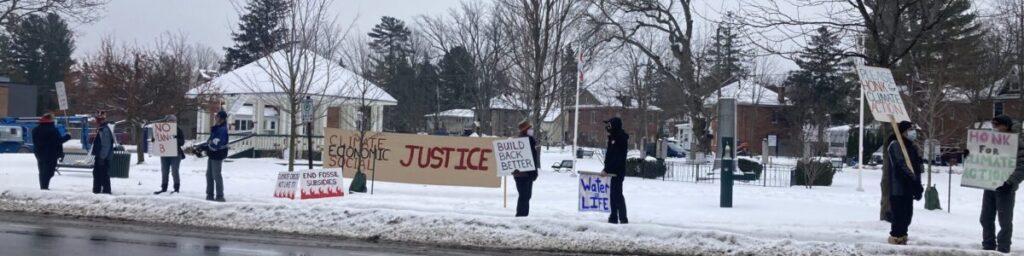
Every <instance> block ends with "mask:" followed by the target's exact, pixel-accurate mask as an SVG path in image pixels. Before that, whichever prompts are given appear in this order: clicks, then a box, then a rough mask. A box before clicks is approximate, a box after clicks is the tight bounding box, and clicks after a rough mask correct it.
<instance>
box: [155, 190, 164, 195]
mask: <svg viewBox="0 0 1024 256" xmlns="http://www.w3.org/2000/svg"><path fill="white" fill-rule="evenodd" d="M164 192H167V190H166V189H164V190H160V191H157V192H153V194H154V195H159V194H163V193H164Z"/></svg>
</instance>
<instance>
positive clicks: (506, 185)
mask: <svg viewBox="0 0 1024 256" xmlns="http://www.w3.org/2000/svg"><path fill="white" fill-rule="evenodd" d="M501 181H502V182H503V183H505V184H503V185H502V186H501V187H503V188H504V189H505V191H503V192H502V193H501V194H502V197H503V198H504V201H502V203H501V208H505V209H508V177H501Z"/></svg>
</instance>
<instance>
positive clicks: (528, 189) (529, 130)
mask: <svg viewBox="0 0 1024 256" xmlns="http://www.w3.org/2000/svg"><path fill="white" fill-rule="evenodd" d="M519 137H526V138H529V139H530V152H531V153H533V166H537V167H539V166H540V148H539V147H538V146H537V140H536V139H534V138H533V125H532V124H530V121H523V122H520V123H519ZM512 177H513V178H514V179H515V181H516V191H518V192H519V202H518V203H516V217H526V216H529V215H530V198H532V197H533V182H534V181H536V180H537V171H536V170H534V171H528V172H520V171H519V170H515V171H512Z"/></svg>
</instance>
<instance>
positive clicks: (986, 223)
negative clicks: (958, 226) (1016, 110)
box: [981, 115, 1024, 253]
mask: <svg viewBox="0 0 1024 256" xmlns="http://www.w3.org/2000/svg"><path fill="white" fill-rule="evenodd" d="M992 127H993V128H995V130H996V131H998V132H1004V133H1010V132H1013V129H1012V127H1013V119H1010V117H1008V116H1005V115H1000V116H997V117H995V118H993V119H992ZM1022 180H1024V137H1020V143H1019V144H1018V145H1017V166H1016V168H1015V169H1014V170H1013V174H1010V177H1009V178H1008V179H1007V180H1006V182H1003V185H1002V186H1000V187H999V188H996V190H995V191H990V190H985V192H984V195H983V196H982V201H981V228H982V235H981V237H982V242H981V246H982V248H983V249H985V250H989V251H991V250H998V251H999V252H1003V253H1010V243H1011V240H1012V239H1011V238H1012V236H1013V206H1014V201H1015V200H1016V198H1015V197H1016V195H1017V188H1018V187H1019V186H1020V183H1021V181H1022ZM997 216H998V217H999V228H1000V229H999V235H998V236H996V217H997Z"/></svg>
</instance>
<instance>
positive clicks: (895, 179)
mask: <svg viewBox="0 0 1024 256" xmlns="http://www.w3.org/2000/svg"><path fill="white" fill-rule="evenodd" d="M913 127H914V124H913V123H911V122H907V121H903V122H900V123H899V125H898V128H899V134H898V135H892V136H890V137H889V140H888V144H887V145H888V147H887V150H886V151H885V152H886V154H889V166H891V171H890V172H889V175H890V177H891V180H892V182H891V184H890V186H892V188H891V189H890V191H889V202H890V207H891V208H892V218H891V223H890V224H891V229H890V231H889V243H890V244H896V245H906V244H907V241H908V240H909V238H908V235H907V230H908V228H909V227H910V222H911V220H912V219H913V217H914V200H921V196H922V195H923V193H924V187H923V186H922V185H921V172H922V171H923V170H924V168H923V166H924V160H923V159H922V158H921V153H920V150H918V148H917V146H915V145H914V141H915V140H917V138H918V136H917V130H916V129H914V128H913ZM896 136H903V143H904V145H906V148H907V155H909V156H910V164H911V166H913V169H908V167H907V163H906V160H904V159H906V158H905V157H903V151H902V150H901V149H900V144H899V142H898V141H897V140H896Z"/></svg>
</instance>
